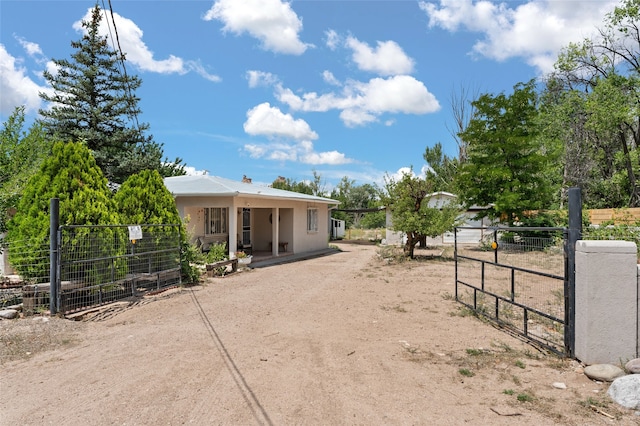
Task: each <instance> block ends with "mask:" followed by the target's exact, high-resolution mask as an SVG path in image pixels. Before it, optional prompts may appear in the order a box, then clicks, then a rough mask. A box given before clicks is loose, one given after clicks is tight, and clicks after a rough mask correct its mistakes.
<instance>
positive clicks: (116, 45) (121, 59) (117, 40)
mask: <svg viewBox="0 0 640 426" xmlns="http://www.w3.org/2000/svg"><path fill="white" fill-rule="evenodd" d="M108 2H109V11H110V12H111V23H112V24H113V32H114V33H115V35H116V38H115V41H114V39H113V33H112V32H111V25H110V24H109V16H108V15H107V9H106V7H105V5H104V0H102V9H103V10H104V14H105V20H106V22H107V28H108V29H109V36H110V37H111V44H112V45H113V48H114V49H117V50H118V52H119V53H120V54H119V55H118V65H119V66H121V67H122V73H123V75H124V83H125V87H126V90H127V94H128V95H129V98H130V99H133V92H132V90H131V86H130V85H129V76H128V75H127V66H126V64H125V61H124V52H123V51H122V47H121V46H120V37H118V28H117V27H116V20H115V18H114V16H113V6H112V5H111V0H108ZM130 107H131V111H130V112H129V117H130V118H132V119H133V121H134V123H135V125H136V129H138V133H141V131H140V124H139V122H138V112H137V111H135V110H134V109H133V104H132V103H130Z"/></svg>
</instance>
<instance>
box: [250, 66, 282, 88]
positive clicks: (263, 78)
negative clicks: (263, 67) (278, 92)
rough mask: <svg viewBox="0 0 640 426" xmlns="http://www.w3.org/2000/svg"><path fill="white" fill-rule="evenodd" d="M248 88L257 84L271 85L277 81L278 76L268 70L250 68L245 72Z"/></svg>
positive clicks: (257, 85)
mask: <svg viewBox="0 0 640 426" xmlns="http://www.w3.org/2000/svg"><path fill="white" fill-rule="evenodd" d="M246 77H247V80H248V81H249V87H250V88H252V89H253V88H256V87H259V86H271V85H273V84H276V83H277V82H278V77H277V76H276V75H274V74H271V73H270V72H264V71H256V70H250V71H247V73H246Z"/></svg>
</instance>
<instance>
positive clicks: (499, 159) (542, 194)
mask: <svg viewBox="0 0 640 426" xmlns="http://www.w3.org/2000/svg"><path fill="white" fill-rule="evenodd" d="M473 105H474V108H475V115H474V117H473V118H472V119H471V120H470V122H469V125H468V126H467V128H466V129H465V131H464V132H462V133H461V135H460V136H461V138H462V139H464V140H465V141H466V142H467V143H468V152H467V154H468V158H467V162H466V163H464V164H463V165H462V166H461V167H460V169H459V173H458V175H457V181H456V188H457V192H458V195H459V196H460V197H461V198H460V199H461V200H463V202H464V203H465V205H466V206H467V207H469V206H471V205H474V204H475V205H480V206H489V208H488V209H486V210H483V212H482V213H481V215H482V216H485V215H486V216H489V217H491V218H497V219H503V220H506V221H507V222H508V223H510V224H513V222H514V221H515V219H516V218H518V217H521V216H523V212H525V211H527V210H536V209H544V208H548V207H549V206H550V203H551V201H552V199H553V188H552V187H551V182H552V180H550V179H549V176H548V173H549V171H550V170H551V165H552V164H553V162H554V161H555V158H554V153H553V152H552V151H551V150H549V149H547V146H545V144H544V138H542V137H540V135H539V133H540V132H539V127H538V123H537V118H538V109H537V93H536V91H535V87H534V82H533V81H530V82H529V83H526V84H522V83H520V84H518V85H516V86H515V87H514V91H513V94H511V95H509V96H507V95H505V94H503V93H502V94H499V95H497V96H492V95H490V94H484V95H482V96H480V97H479V98H478V99H477V100H476V101H474V102H473Z"/></svg>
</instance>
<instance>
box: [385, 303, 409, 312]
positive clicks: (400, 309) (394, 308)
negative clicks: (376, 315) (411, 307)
mask: <svg viewBox="0 0 640 426" xmlns="http://www.w3.org/2000/svg"><path fill="white" fill-rule="evenodd" d="M380 309H382V310H383V311H395V312H399V313H407V312H409V311H407V310H406V309H405V308H403V307H402V306H400V305H395V306H385V305H382V306H380Z"/></svg>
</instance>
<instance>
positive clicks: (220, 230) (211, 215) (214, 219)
mask: <svg viewBox="0 0 640 426" xmlns="http://www.w3.org/2000/svg"><path fill="white" fill-rule="evenodd" d="M227 232H228V228H227V208H226V207H210V208H205V209H204V233H205V234H206V235H211V234H226V233H227Z"/></svg>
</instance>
